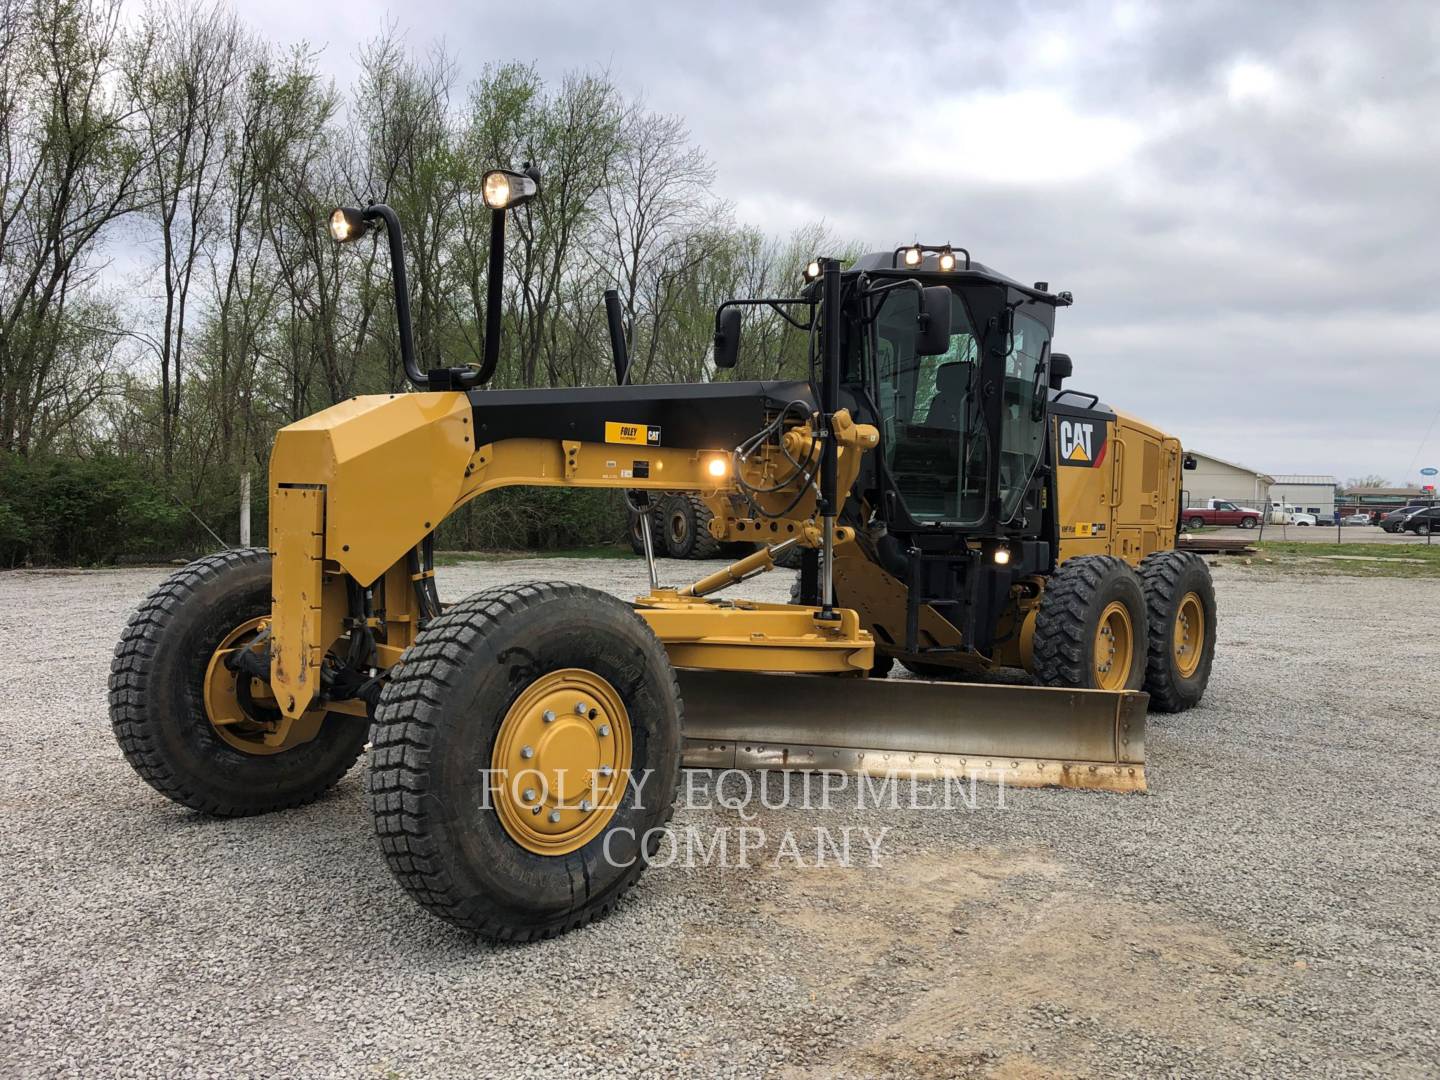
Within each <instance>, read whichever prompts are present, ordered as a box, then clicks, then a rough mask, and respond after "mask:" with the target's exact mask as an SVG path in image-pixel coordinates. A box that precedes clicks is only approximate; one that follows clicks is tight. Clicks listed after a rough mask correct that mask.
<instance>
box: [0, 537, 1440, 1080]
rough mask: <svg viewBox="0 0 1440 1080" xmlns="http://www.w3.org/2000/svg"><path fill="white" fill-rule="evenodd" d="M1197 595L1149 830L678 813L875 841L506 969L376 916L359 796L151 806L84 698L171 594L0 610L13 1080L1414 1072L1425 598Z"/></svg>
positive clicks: (89, 595)
mask: <svg viewBox="0 0 1440 1080" xmlns="http://www.w3.org/2000/svg"><path fill="white" fill-rule="evenodd" d="M1268 531H1269V530H1267V533H1268ZM662 565H665V566H666V569H667V571H668V572H670V573H674V572H676V571H677V570H678V567H677V564H673V563H671V564H662ZM688 569H690V570H695V571H697V575H698V570H699V569H700V568H698V567H694V566H691V567H689V568H688ZM1215 573H1216V576H1217V581H1218V584H1219V594H1220V608H1221V611H1220V619H1221V622H1220V651H1219V656H1218V659H1217V662H1216V665H1215V671H1214V677H1213V680H1212V682H1211V685H1210V691H1209V693H1208V695H1207V697H1206V700H1205V703H1204V705H1203V707H1201V708H1200V709H1197V710H1195V711H1193V712H1191V713H1188V714H1185V715H1182V716H1179V717H1158V716H1157V717H1153V718H1152V722H1151V731H1150V736H1149V758H1150V770H1149V772H1150V782H1151V794H1149V795H1148V796H1116V795H1105V794H1094V793H1078V792H1064V791H1015V790H1011V791H1007V792H1006V793H1005V796H1004V805H1003V806H1000V805H997V803H998V801H999V797H998V793H997V791H996V790H995V789H993V788H991V789H985V788H981V789H979V797H978V800H977V801H978V807H977V808H975V809H967V808H964V807H963V806H961V807H958V808H955V809H951V810H910V809H900V810H888V809H886V810H879V809H873V808H863V809H862V808H857V807H856V805H855V799H854V795H853V791H851V790H847V791H846V792H845V793H842V794H840V795H839V796H837V797H836V798H835V800H834V806H835V808H834V809H832V810H830V811H829V812H828V813H825V812H821V811H815V810H812V811H805V810H803V809H798V808H791V809H784V808H782V809H775V810H763V811H760V814H759V817H758V818H757V819H756V820H754V821H749V822H742V821H741V820H740V817H739V815H738V813H736V812H733V811H729V810H725V809H718V808H716V809H710V810H703V809H697V810H682V811H681V812H680V813H679V814H678V815H677V819H676V820H677V825H678V826H679V828H680V829H682V830H683V829H684V828H685V827H687V826H694V827H696V828H697V829H700V830H703V831H706V832H708V831H709V830H710V829H712V828H714V827H718V826H738V825H742V824H744V825H750V826H754V827H758V828H763V829H765V830H766V833H767V836H778V835H779V834H781V833H783V832H784V830H785V829H786V828H793V829H795V830H797V833H798V834H799V835H800V836H801V837H802V846H803V838H804V837H805V836H809V835H810V830H811V829H812V828H813V826H815V825H824V826H826V827H828V828H830V829H831V830H832V831H833V830H838V829H840V828H845V827H853V828H868V829H870V830H871V832H872V834H873V833H875V832H877V831H878V830H880V829H888V830H889V832H888V833H886V834H885V838H884V842H883V846H882V850H881V859H880V865H879V866H870V865H867V860H866V859H864V858H858V859H857V860H856V862H857V865H853V866H852V867H850V868H848V869H840V868H836V867H814V866H809V865H807V866H797V865H795V863H794V861H793V860H790V859H784V860H780V861H778V865H777V864H776V860H774V859H773V858H771V857H770V855H769V853H768V852H767V853H766V854H765V855H764V856H763V857H761V858H758V859H756V858H754V857H753V853H752V863H758V865H752V866H751V867H750V868H749V869H737V868H733V867H732V868H721V867H718V866H714V865H712V866H709V867H703V868H695V869H683V868H680V867H679V866H676V867H671V868H669V869H663V870H662V869H658V868H657V869H652V870H651V871H650V872H649V873H648V874H647V875H646V876H645V877H644V878H643V879H642V881H641V884H640V886H639V887H638V888H637V889H635V890H634V892H633V893H632V894H631V896H630V899H629V900H628V901H627V902H626V903H624V904H623V905H622V906H621V908H620V910H619V911H618V912H617V913H616V914H615V915H614V916H613V917H611V918H610V919H608V920H606V921H604V922H601V923H599V924H597V925H595V926H592V927H590V928H588V929H586V930H584V931H581V932H579V933H576V934H573V935H570V936H568V937H565V938H562V939H560V940H558V941H552V942H547V943H543V944H540V945H535V946H527V947H505V948H495V947H489V946H485V945H481V944H478V943H476V942H475V941H474V940H473V939H471V938H469V937H467V936H466V935H465V934H463V933H460V932H458V931H455V930H452V929H450V928H449V927H447V926H445V925H443V924H442V923H440V922H438V921H436V920H434V919H432V918H431V917H429V916H428V915H426V914H424V913H423V912H422V911H420V909H419V908H417V907H416V906H415V905H414V904H412V902H411V901H410V900H409V899H408V898H407V897H406V896H405V895H404V894H403V893H402V892H401V891H400V889H399V888H398V887H397V886H396V885H395V883H394V882H393V881H392V880H391V878H390V875H389V873H388V872H387V870H386V869H385V866H384V864H383V862H382V860H381V857H380V854H379V852H378V850H377V848H376V845H375V843H374V840H373V838H372V837H371V835H370V823H369V819H368V813H367V810H366V807H365V805H364V795H363V790H364V783H363V781H364V778H363V775H361V770H360V769H358V768H357V769H356V770H355V772H354V773H352V774H351V775H350V776H349V777H347V778H346V780H345V781H344V782H343V783H342V784H341V785H340V786H339V787H338V788H337V789H336V790H335V791H334V792H333V793H332V794H331V795H330V796H329V797H327V798H325V799H324V800H322V801H321V802H320V803H318V804H316V805H313V806H310V807H308V808H306V809H303V810H300V811H295V812H291V813H286V814H280V815H273V816H270V817H267V818H260V819H251V820H244V821H232V822H223V821H213V820H207V819H204V818H201V817H198V816H197V815H195V814H193V813H191V812H189V811H187V810H184V809H182V808H180V807H178V806H175V805H173V804H171V803H168V802H166V801H165V800H163V799H162V798H161V797H160V796H158V795H157V794H156V793H154V792H153V791H152V790H151V789H150V788H148V787H146V786H145V785H144V784H142V783H141V782H140V780H139V779H138V778H137V777H136V776H135V775H134V774H133V773H132V772H131V771H130V769H129V767H128V766H127V765H126V764H125V763H124V762H123V760H122V759H121V757H120V753H119V751H118V749H117V748H116V746H115V744H114V741H113V739H112V738H111V735H110V730H109V723H108V720H107V716H106V707H105V676H106V672H107V669H108V662H109V655H110V651H111V648H112V647H113V644H114V641H115V639H116V637H117V635H118V633H119V630H120V627H121V624H122V622H123V620H124V618H125V617H126V615H127V614H128V612H129V610H130V609H131V608H132V607H133V606H134V605H135V603H136V602H137V601H138V600H139V599H140V598H141V597H142V595H143V594H144V593H146V592H147V591H148V590H149V589H150V588H152V587H153V585H154V584H155V583H156V582H157V581H158V580H159V579H160V577H161V576H162V573H161V572H159V571H153V570H125V571H115V572H93V573H60V572H55V573H44V572H21V573H10V574H5V575H0V655H3V656H4V657H5V661H4V665H3V668H0V729H3V734H4V739H5V743H6V745H7V746H8V747H9V748H10V749H9V751H8V752H7V760H8V761H9V762H10V765H9V766H8V768H7V774H8V783H7V785H6V787H5V789H4V794H3V796H0V799H3V802H0V806H3V828H4V837H5V852H6V856H7V858H6V865H5V870H6V872H5V874H4V876H3V879H0V918H3V924H4V925H3V929H0V1075H4V1076H7V1077H8V1076H51V1075H73V1076H84V1077H105V1076H146V1077H149V1076H156V1075H184V1076H307V1077H310V1076H345V1077H351V1076H353V1077H373V1078H384V1077H415V1078H421V1077H452V1076H453V1077H470V1076H477V1075H503V1076H510V1077H540V1076H546V1077H570V1076H592V1075H593V1076H601V1075H615V1076H637V1075H692V1074H702V1075H704V1074H717V1075H727V1076H728V1075H734V1076H757V1075H773V1076H781V1077H823V1076H831V1075H835V1074H837V1073H841V1072H843V1073H847V1074H856V1075H894V1076H937V1077H939V1076H997V1077H1016V1078H1021V1077H1024V1078H1034V1077H1051V1076H1068V1075H1092V1076H1094V1075H1116V1074H1129V1075H1137V1076H1155V1075H1161V1074H1179V1075H1191V1074H1206V1075H1236V1076H1238V1075H1264V1076H1267V1077H1277V1076H1297V1077H1300V1076H1303V1077H1311V1076H1352V1075H1377V1076H1378V1075H1385V1076H1395V1075H1412V1076H1421V1075H1428V1076H1434V1075H1437V1071H1436V1062H1437V1061H1440V1030H1437V1028H1440V953H1437V950H1440V944H1437V943H1440V869H1437V867H1440V839H1437V837H1440V813H1437V796H1436V787H1435V777H1436V774H1437V766H1440V751H1437V743H1440V740H1437V733H1440V705H1437V701H1440V694H1437V693H1436V690H1437V678H1436V675H1435V666H1436V662H1437V660H1440V648H1437V646H1436V640H1435V637H1434V630H1433V627H1427V626H1424V625H1423V622H1422V620H1415V619H1406V618H1397V617H1396V614H1395V613H1396V612H1398V611H1415V610H1429V611H1434V610H1436V608H1437V606H1440V581H1437V580H1389V579H1380V580H1374V579H1372V580H1361V579H1356V578H1345V577H1326V578H1306V577H1299V576H1295V575H1293V574H1287V575H1283V576H1282V575H1275V574H1272V573H1270V572H1268V571H1267V570H1266V569H1265V568H1264V567H1262V566H1258V565H1257V566H1253V567H1242V566H1233V565H1227V566H1223V567H1221V568H1220V569H1217V570H1216V571H1215ZM643 576H644V575H643V570H642V568H641V566H640V564H639V563H638V562H632V561H613V560H611V561H604V560H597V561H581V560H533V561H524V562H503V563H494V564H487V565H483V566H482V565H466V566H462V567H453V568H447V569H443V570H442V571H441V574H440V583H441V589H442V592H443V593H444V594H445V595H446V596H447V598H456V597H458V596H461V595H463V594H465V593H467V592H470V591H473V590H474V589H477V588H479V587H481V586H483V585H487V584H491V583H495V582H501V581H505V580H524V579H535V578H552V579H567V580H572V581H580V582H586V583H590V584H595V585H599V586H601V587H604V588H608V589H611V590H613V591H615V592H616V593H618V594H619V595H621V596H632V595H634V594H636V593H637V592H639V591H642V589H643ZM771 577H772V578H773V580H771V581H766V580H765V579H764V578H762V579H760V580H759V581H758V582H756V583H753V587H752V588H751V590H750V595H755V596H758V597H762V598H776V597H778V596H779V595H780V594H783V593H784V592H785V591H786V589H787V588H788V579H787V578H786V577H782V576H781V575H778V574H777V575H771ZM797 783H798V782H797ZM797 790H798V789H797ZM812 847H813V845H812ZM801 854H802V856H803V857H805V859H806V861H807V862H810V861H812V860H813V850H812V851H808V852H807V851H803V850H802V852H801Z"/></svg>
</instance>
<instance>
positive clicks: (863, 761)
mask: <svg viewBox="0 0 1440 1080" xmlns="http://www.w3.org/2000/svg"><path fill="white" fill-rule="evenodd" d="M676 674H677V676H678V677H679V680H680V693H681V697H682V699H683V701H684V707H685V752H684V764H685V765H686V766H688V767H691V768H741V769H794V770H834V771H842V772H852V773H865V774H869V775H887V774H892V773H893V774H896V775H899V776H904V777H916V778H921V779H929V778H938V777H942V776H947V775H948V776H963V777H969V776H972V775H973V776H975V777H977V778H978V779H980V780H985V781H994V782H1003V783H1006V784H1012V785H1015V786H1017V787H1069V788H1090V789H1094V790H1099V791H1144V790H1145V707H1146V704H1147V703H1148V701H1149V695H1147V694H1144V693H1138V692H1134V691H1125V692H1119V693H1113V692H1110V691H1105V690H1063V689H1051V688H1049V687H1037V686H1000V685H988V684H982V685H977V684H963V683H945V682H924V681H921V680H918V679H855V678H835V677H826V676H823V675H765V674H753V673H748V672H734V671H701V670H696V669H681V670H677V672H676Z"/></svg>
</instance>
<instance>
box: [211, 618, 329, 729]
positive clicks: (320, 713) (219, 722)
mask: <svg viewBox="0 0 1440 1080" xmlns="http://www.w3.org/2000/svg"><path fill="white" fill-rule="evenodd" d="M268 623H269V619H267V618H264V617H261V618H258V619H250V620H248V621H246V622H243V623H241V624H240V625H239V626H237V627H236V628H235V629H234V630H231V631H230V633H228V634H226V635H225V638H224V640H222V641H221V642H220V645H219V647H218V648H216V650H215V651H214V652H213V653H211V655H210V662H209V664H208V665H207V666H206V668H205V690H204V698H205V718H206V719H207V720H209V721H210V726H211V727H212V728H213V729H214V730H215V734H216V735H218V736H219V737H220V739H221V741H223V742H224V743H226V744H227V745H229V746H231V747H233V748H235V749H236V750H239V751H241V752H242V753H246V754H259V755H267V754H278V753H281V752H282V751H285V750H289V749H290V748H292V747H295V746H299V745H300V744H301V743H306V742H309V741H310V740H311V739H313V738H315V736H316V735H317V734H319V732H320V725H321V723H322V722H323V721H324V719H325V712H324V710H323V709H311V710H310V711H309V712H307V713H305V715H304V716H301V717H300V718H299V719H293V720H292V719H291V718H289V717H287V716H284V715H283V714H282V713H281V712H280V708H279V704H278V703H277V702H276V700H275V696H274V694H273V693H272V692H271V690H270V684H269V683H267V682H265V681H264V680H263V679H255V678H252V677H250V676H249V675H246V674H244V673H243V672H236V671H233V670H232V669H231V667H230V665H229V664H227V663H226V661H227V660H228V659H229V658H230V657H231V656H232V654H234V653H236V652H238V651H240V650H243V649H255V648H258V647H259V645H260V638H261V635H262V633H263V632H264V630H265V627H266V625H267V624H268ZM241 679H244V680H246V684H245V687H244V689H245V690H246V691H247V692H246V694H245V695H244V696H245V697H246V698H247V699H248V701H249V703H250V705H249V709H248V710H247V708H246V706H245V704H244V703H242V701H241V682H240V680H241Z"/></svg>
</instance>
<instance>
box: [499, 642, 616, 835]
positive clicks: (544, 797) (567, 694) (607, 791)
mask: <svg viewBox="0 0 1440 1080" xmlns="http://www.w3.org/2000/svg"><path fill="white" fill-rule="evenodd" d="M630 752H631V732H630V716H629V713H628V712H627V710H626V708H625V704H624V702H623V701H621V700H620V695H619V694H617V693H616V692H615V688H614V687H612V686H611V685H610V683H609V682H608V681H606V680H605V679H604V678H602V677H601V676H599V675H597V674H595V673H594V672H592V671H586V670H584V669H582V668H564V669H561V670H559V671H552V672H549V673H548V674H546V675H542V676H540V678H538V679H536V680H535V681H534V682H532V683H531V684H530V685H529V686H527V687H526V688H525V689H524V690H523V691H522V692H521V694H520V696H519V697H518V698H516V699H515V702H514V704H513V705H511V706H510V709H509V711H508V712H506V714H505V719H504V720H503V721H501V723H500V730H499V732H498V733H497V734H496V737H495V748H494V750H493V752H492V754H491V770H492V772H491V797H492V798H493V800H494V805H495V808H496V812H497V813H498V814H499V817H500V823H501V825H502V826H504V828H505V831H506V832H507V833H509V835H510V837H511V839H513V840H514V841H515V842H516V843H517V844H519V845H520V846H521V847H523V848H525V849H526V850H527V851H532V852H534V853H535V854H537V855H564V854H567V853H568V852H571V851H575V850H577V849H578V848H581V847H584V846H585V845H586V844H587V843H589V842H590V841H591V840H593V839H594V838H595V837H596V836H598V835H600V833H601V832H603V831H604V829H605V826H606V825H607V824H609V822H610V819H611V818H612V817H614V815H615V811H616V808H617V807H618V805H619V802H620V800H621V798H622V797H623V796H624V794H625V784H626V782H627V777H628V776H629V769H630Z"/></svg>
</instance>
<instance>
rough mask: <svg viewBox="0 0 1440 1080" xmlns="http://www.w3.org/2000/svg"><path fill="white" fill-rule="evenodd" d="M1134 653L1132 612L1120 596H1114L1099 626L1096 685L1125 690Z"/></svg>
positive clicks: (1096, 628) (1097, 627)
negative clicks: (1118, 597) (1118, 598)
mask: <svg viewBox="0 0 1440 1080" xmlns="http://www.w3.org/2000/svg"><path fill="white" fill-rule="evenodd" d="M1134 655H1135V640H1134V630H1133V628H1132V627H1131V625H1130V612H1129V611H1128V610H1126V608H1125V605H1124V604H1122V603H1121V602H1120V601H1119V600H1113V601H1111V602H1110V603H1109V604H1108V605H1107V606H1106V608H1105V610H1104V611H1102V612H1101V613H1100V622H1099V624H1098V625H1097V626H1096V627H1095V685H1096V686H1098V687H1099V688H1100V689H1101V690H1123V689H1124V688H1125V684H1126V683H1127V682H1129V681H1130V665H1131V662H1132V660H1133V659H1134Z"/></svg>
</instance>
